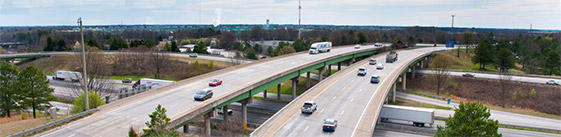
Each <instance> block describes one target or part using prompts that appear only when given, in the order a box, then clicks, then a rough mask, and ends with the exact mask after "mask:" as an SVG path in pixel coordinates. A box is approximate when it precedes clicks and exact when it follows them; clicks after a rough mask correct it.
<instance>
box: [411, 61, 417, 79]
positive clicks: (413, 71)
mask: <svg viewBox="0 0 561 137" xmlns="http://www.w3.org/2000/svg"><path fill="white" fill-rule="evenodd" d="M416 67H417V64H415V65H413V68H411V69H412V70H411V78H415V68H416Z"/></svg>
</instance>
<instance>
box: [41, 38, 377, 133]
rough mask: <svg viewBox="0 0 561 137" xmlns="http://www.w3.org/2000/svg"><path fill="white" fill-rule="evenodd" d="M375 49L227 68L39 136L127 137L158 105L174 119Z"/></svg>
mask: <svg viewBox="0 0 561 137" xmlns="http://www.w3.org/2000/svg"><path fill="white" fill-rule="evenodd" d="M374 48H375V47H374V46H362V47H361V48H360V49H354V48H353V47H352V46H345V47H338V48H334V49H332V50H331V52H328V53H322V54H316V55H309V54H306V53H296V54H292V55H289V56H284V57H277V58H273V59H268V60H265V61H262V62H254V63H251V64H246V65H244V66H240V67H233V68H226V69H225V70H223V71H217V72H212V73H209V74H205V75H201V76H198V77H194V78H191V79H187V80H183V81H180V82H177V83H174V84H171V85H169V86H164V87H161V88H158V89H155V90H151V91H147V92H144V93H141V94H138V95H135V96H132V97H129V98H125V99H122V100H118V101H115V102H113V103H109V104H107V105H105V106H101V107H100V111H98V112H96V113H94V114H92V115H90V116H88V117H86V118H83V119H80V120H77V121H74V122H71V123H69V124H66V125H63V126H61V127H58V128H55V129H53V130H50V131H46V132H45V133H43V134H40V135H39V136H53V137H60V136H126V135H127V132H128V131H129V128H130V127H133V128H134V129H135V130H136V131H139V130H141V129H143V128H145V127H146V126H145V124H144V123H145V122H147V121H149V120H150V119H149V117H148V115H149V114H150V113H152V112H153V111H154V110H155V108H156V106H157V105H158V104H161V105H162V106H163V107H164V108H166V109H167V115H168V116H170V117H172V119H173V118H174V117H178V115H179V114H181V113H183V112H185V111H187V110H192V108H196V107H198V106H205V105H209V104H220V103H221V102H217V101H219V100H222V99H223V98H228V97H231V98H233V97H235V96H232V95H233V94H235V93H236V92H238V90H239V89H243V88H245V87H247V86H248V85H254V84H256V83H259V82H262V81H267V80H271V78H274V77H278V76H279V75H280V74H281V73H286V72H290V71H292V70H295V69H297V68H301V67H303V66H305V65H309V64H312V63H317V62H320V61H323V60H325V59H327V58H332V57H336V56H338V55H342V54H348V53H360V52H366V51H371V50H373V49H374ZM214 78H218V79H222V80H223V81H224V83H223V84H222V85H220V86H218V87H211V89H212V90H213V92H214V96H213V98H211V99H210V100H207V101H204V102H200V101H194V99H193V97H194V95H195V92H196V91H197V90H199V89H202V88H209V87H208V82H209V81H210V80H211V79H214ZM202 111H206V110H202Z"/></svg>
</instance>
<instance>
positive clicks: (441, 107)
mask: <svg viewBox="0 0 561 137" xmlns="http://www.w3.org/2000/svg"><path fill="white" fill-rule="evenodd" d="M388 104H390V105H400V106H410V107H421V108H433V109H442V110H450V109H452V108H451V107H443V106H438V105H432V104H425V103H418V104H415V103H410V102H403V101H400V100H396V101H395V102H393V101H391V100H390V101H388Z"/></svg>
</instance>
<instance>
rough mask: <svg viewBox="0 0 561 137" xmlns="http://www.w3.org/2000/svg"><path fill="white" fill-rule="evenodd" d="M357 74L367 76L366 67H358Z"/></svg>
mask: <svg viewBox="0 0 561 137" xmlns="http://www.w3.org/2000/svg"><path fill="white" fill-rule="evenodd" d="M356 75H358V76H365V75H366V68H364V67H360V68H358V71H357V73H356Z"/></svg>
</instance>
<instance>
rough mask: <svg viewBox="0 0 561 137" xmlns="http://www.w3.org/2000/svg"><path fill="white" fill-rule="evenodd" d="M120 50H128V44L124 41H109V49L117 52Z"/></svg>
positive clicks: (112, 39)
mask: <svg viewBox="0 0 561 137" xmlns="http://www.w3.org/2000/svg"><path fill="white" fill-rule="evenodd" d="M122 48H129V44H128V43H127V41H126V40H124V39H117V38H111V39H109V49H110V50H119V49H122Z"/></svg>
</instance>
